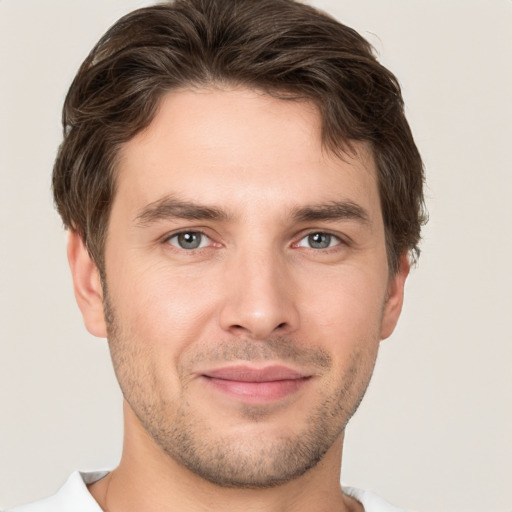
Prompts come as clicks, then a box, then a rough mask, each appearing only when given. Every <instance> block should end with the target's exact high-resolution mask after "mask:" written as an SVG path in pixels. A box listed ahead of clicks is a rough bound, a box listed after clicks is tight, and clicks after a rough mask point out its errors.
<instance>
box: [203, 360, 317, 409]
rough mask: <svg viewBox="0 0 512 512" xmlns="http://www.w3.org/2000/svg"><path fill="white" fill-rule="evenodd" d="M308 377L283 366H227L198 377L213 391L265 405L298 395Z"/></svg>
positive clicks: (309, 376) (309, 377)
mask: <svg viewBox="0 0 512 512" xmlns="http://www.w3.org/2000/svg"><path fill="white" fill-rule="evenodd" d="M311 377H312V375H307V374H303V373H301V372H298V371H296V370H293V369H291V368H288V367H285V366H276V365H274V366H267V367H264V368H253V367H250V366H230V367H225V368H216V369H212V370H208V371H206V372H204V373H203V374H201V378H203V379H205V380H206V382H207V384H208V385H209V386H210V387H211V388H213V389H214V390H216V391H218V392H220V393H223V394H225V395H228V396H230V397H231V398H235V399H236V400H240V401H243V402H249V403H268V402H273V401H276V400H281V399H283V398H285V397H287V396H289V395H292V394H294V393H296V392H298V391H299V390H300V389H301V388H302V387H303V386H304V385H305V384H306V383H307V382H308V381H309V380H310V379H311Z"/></svg>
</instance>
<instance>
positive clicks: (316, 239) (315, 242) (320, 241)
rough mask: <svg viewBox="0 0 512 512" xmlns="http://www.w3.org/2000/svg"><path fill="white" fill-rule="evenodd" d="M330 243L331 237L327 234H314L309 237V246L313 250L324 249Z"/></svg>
mask: <svg viewBox="0 0 512 512" xmlns="http://www.w3.org/2000/svg"><path fill="white" fill-rule="evenodd" d="M330 243H331V235H328V234H327V233H314V234H312V235H309V244H310V245H311V247H313V248H314V249H326V248H327V247H329V245H330Z"/></svg>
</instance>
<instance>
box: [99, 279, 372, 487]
mask: <svg viewBox="0 0 512 512" xmlns="http://www.w3.org/2000/svg"><path fill="white" fill-rule="evenodd" d="M104 307H105V316H106V319H107V325H108V341H109V347H110V352H111V357H112V361H113V365H114V370H115V373H116V375H117V378H118V381H119V384H120V386H121V390H122V392H123V395H124V397H125V400H126V401H127V402H128V404H129V405H130V407H131V409H132V410H133V412H134V413H135V415H136V416H137V418H138V420H139V421H140V423H141V425H142V426H143V427H144V428H145V430H146V431H147V432H148V433H149V435H150V436H151V438H152V439H153V440H154V441H155V442H156V443H157V445H158V446H159V447H160V448H161V449H162V450H163V451H164V452H165V453H166V454H167V455H168V456H169V457H171V458H172V459H173V460H174V461H176V462H177V463H179V464H181V465H182V466H184V467H186V468H187V469H188V470H189V471H191V472H192V473H194V474H196V475H198V476H199V477H201V478H203V479H205V480H207V481H209V482H211V483H213V484H215V485H218V486H221V487H225V488H260V489H261V488H268V487H274V486H277V485H281V484H284V483H286V482H289V481H291V480H293V479H295V478H297V477H299V476H301V475H303V474H304V473H306V472H307V471H308V470H309V469H311V468H313V467H314V466H316V465H317V464H318V462H319V461H320V460H322V458H323V456H324V455H325V454H326V452H327V451H328V450H329V448H331V447H332V446H333V444H334V443H335V442H336V441H337V440H338V439H340V436H341V435H342V434H343V432H344V429H345V427H346V424H347V422H348V420H349V419H350V418H351V416H352V415H353V414H354V412H355V411H356V410H357V407H358V406H359V404H360V402H361V400H362V398H363V396H364V393H365V391H366V389H367V386H368V384H369V381H370V377H371V374H372V372H373V367H374V364H375V359H376V355H377V354H376V350H375V353H368V352H366V353H364V352H363V350H364V349H363V350H360V351H357V352H355V353H354V354H352V357H351V361H350V364H349V365H348V367H347V369H346V371H345V372H344V374H343V375H342V376H340V378H339V379H338V382H337V385H336V387H335V388H334V391H331V393H330V394H325V395H324V396H323V397H322V399H321V400H320V403H319V404H318V405H317V407H316V408H315V409H313V410H312V411H311V413H310V414H309V415H308V417H307V418H306V420H305V421H302V424H303V425H304V426H303V428H302V430H301V431H299V432H294V430H293V428H290V429H289V430H288V431H287V432H286V431H284V430H283V433H282V434H280V435H278V436H273V439H270V440H269V439H268V437H267V436H265V435H264V434H262V436H261V438H254V437H251V438H250V439H247V438H244V437H243V436H240V435H231V436H230V435H227V434H225V433H222V432H220V431H219V430H217V429H216V428H215V424H214V422H215V419H214V418H204V417H203V416H201V415H198V414H197V411H196V410H195V409H194V407H193V406H191V404H190V402H189V400H188V398H187V389H188V386H187V384H184V385H183V387H182V390H181V396H180V397H179V399H178V400H175V401H173V402H172V403H171V402H168V401H166V400H165V399H164V398H163V397H162V396H161V395H160V394H159V392H158V384H157V382H156V378H155V372H153V371H152V368H151V367H149V366H147V365H146V366H145V365H144V363H142V364H139V365H134V364H133V363H134V361H139V362H140V361H143V362H144V361H146V359H144V356H145V354H144V347H142V346H141V344H137V343H136V342H134V340H130V337H129V336H127V335H126V333H124V332H123V329H122V328H121V326H120V325H119V324H118V322H117V319H116V317H115V314H114V310H113V308H112V304H111V303H110V301H109V299H108V296H107V293H106V288H105V298H104ZM361 346H362V347H365V344H364V343H362V344H361ZM372 346H373V345H372ZM219 354H222V357H223V360H225V361H235V360H237V361H258V360H262V359H263V360H264V359H274V360H286V359H288V360H294V361H297V360H299V361H301V362H305V361H311V360H313V361H315V363H316V364H317V365H319V366H324V369H325V370H327V372H328V368H327V367H329V366H330V364H331V360H330V359H331V358H330V356H329V355H328V354H326V353H325V352H323V351H322V350H321V349H305V348H303V347H302V348H299V347H298V345H297V344H296V342H295V341H293V340H291V339H289V338H283V337H281V338H273V339H269V340H268V341H266V342H261V341H259V342H252V341H250V340H247V342H245V341H244V342H240V340H237V341H236V343H233V342H219V344H218V345H216V348H215V349H214V350H213V352H212V349H210V350H208V351H207V352H206V353H205V354H203V355H202V356H197V357H195V358H194V361H196V360H197V359H200V358H201V357H210V358H212V360H213V359H214V358H218V357H219ZM239 412H240V416H241V417H242V418H243V419H244V420H245V421H246V422H250V423H258V422H260V421H262V420H264V419H265V418H266V417H268V416H270V415H271V414H272V408H271V407H270V408H266V407H265V406H260V405H257V406H251V405H247V404H246V405H244V406H243V407H242V408H241V409H240V411H239ZM292 427H293V426H292Z"/></svg>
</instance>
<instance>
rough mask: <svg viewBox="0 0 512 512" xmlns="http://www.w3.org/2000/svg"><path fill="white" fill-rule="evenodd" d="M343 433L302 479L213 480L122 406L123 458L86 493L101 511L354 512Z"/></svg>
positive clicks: (359, 508)
mask: <svg viewBox="0 0 512 512" xmlns="http://www.w3.org/2000/svg"><path fill="white" fill-rule="evenodd" d="M342 444H343V435H341V436H340V437H339V438H338V439H337V440H336V442H335V443H334V444H333V445H332V446H331V448H330V449H329V450H328V451H327V452H326V454H325V456H324V457H323V458H322V460H321V461H320V462H319V463H318V464H317V465H316V466H315V467H313V468H311V469H310V470H308V471H306V473H304V474H303V475H301V476H300V477H298V478H296V479H294V480H291V481H289V482H286V483H284V484H281V485H277V486H275V487H269V488H257V489H247V488H226V487H220V486H218V485H215V484H212V483H210V482H208V481H206V480H204V479H203V478H201V477H199V476H198V475H196V474H194V473H192V472H191V471H189V470H188V469H187V468H185V467H184V466H183V465H181V464H180V463H178V462H176V461H175V460H173V459H172V458H171V457H169V456H168V455H167V454H166V453H165V452H163V450H162V449H161V448H160V447H159V446H158V445H157V444H156V443H155V442H154V440H153V439H152V438H151V437H150V436H149V435H148V434H147V432H146V431H145V430H144V428H143V427H142V426H141V425H140V423H139V422H138V420H137V419H136V418H135V416H134V414H133V412H132V411H131V409H130V408H129V406H127V405H126V404H125V439H124V445H123V456H122V458H121V462H120V464H119V466H118V467H117V469H115V470H114V471H112V472H111V473H110V474H109V475H107V476H106V477H105V478H103V479H102V480H100V481H98V482H96V483H94V484H92V485H91V486H90V487H89V491H90V493H91V494H92V496H93V497H94V498H95V499H96V501H97V502H98V503H99V505H100V506H101V507H102V509H103V510H104V511H105V512H119V511H123V512H135V511H139V510H144V511H145V512H156V511H158V512H175V511H176V510H187V512H205V511H208V512H220V511H226V510H230V511H233V512H238V511H240V512H242V511H243V512H248V511H250V512H263V511H265V512H309V511H311V510H315V511H317V512H355V511H362V507H361V506H360V504H358V503H357V502H355V500H353V499H352V498H349V497H347V496H345V495H344V494H343V493H342V491H341V487H340V483H339V482H340V469H341V455H342Z"/></svg>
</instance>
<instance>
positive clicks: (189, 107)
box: [114, 89, 380, 211]
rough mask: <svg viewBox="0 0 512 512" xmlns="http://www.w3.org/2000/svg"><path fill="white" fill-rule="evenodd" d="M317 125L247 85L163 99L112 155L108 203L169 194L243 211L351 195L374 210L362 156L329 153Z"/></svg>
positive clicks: (313, 113)
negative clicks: (113, 179) (112, 194)
mask: <svg viewBox="0 0 512 512" xmlns="http://www.w3.org/2000/svg"><path fill="white" fill-rule="evenodd" d="M321 125H322V120H321V117H320V114H319V112H318V110H317V108H316V107H315V106H314V105H313V104H312V103H311V102H307V101H301V102H299V101H292V100H283V99H277V98H275V97H271V96H269V95H267V94H264V93H262V92H258V91H254V90H249V89H229V90H220V89H198V90H180V91H173V92H170V93H167V94H166V95H165V96H164V97H163V99H162V100H161V103H160V105H159V109H158V111H157V113H156V115H155V117H154V119H153V121H152V123H151V124H150V125H149V127H148V128H147V129H145V130H144V131H143V132H141V133H139V134H138V135H137V136H135V137H134V138H133V139H132V140H130V141H129V142H128V143H126V144H125V145H124V146H123V147H122V149H121V152H120V159H119V166H118V176H117V187H116V188H117V194H116V195H117V197H116V199H115V201H114V204H115V203H116V201H117V200H118V198H119V197H124V198H127V199H128V200H129V201H130V202H131V203H138V204H139V205H141V206H143V205H144V204H148V203H150V202H152V201H155V200H157V199H158V198H159V196H160V197H161V196H162V195H165V194H174V195H178V196H180V197H182V196H184V197H186V198H187V199H199V200H200V201H201V202H203V203H206V204H218V203H223V204H225V205H227V206H228V207H229V206H230V205H232V206H233V207H237V206H243V207H244V208H247V207H249V206H250V205H254V207H255V208H265V207H267V206H270V205H273V206H275V205H276V204H280V205H282V206H283V207H294V206H295V205H296V204H301V203H308V202H309V203H316V202H321V201H323V202H325V201H333V200H339V199H349V200H355V199H357V200H358V202H362V203H365V204H364V205H363V206H364V207H365V208H367V209H371V208H372V207H375V206H376V207H377V209H378V210H379V211H380V208H379V199H378V192H377V184H376V174H375V165H374V162H373V158H372V155H371V151H370V150H369V149H368V148H367V147H366V146H365V145H364V144H355V145H354V147H355V149H356V150H357V152H355V153H354V155H352V156H350V155H345V156H344V157H343V158H339V157H337V156H335V155H334V154H332V152H329V151H328V150H327V149H326V148H325V147H324V144H323V142H322V137H321ZM191 196H193V197H191ZM345 196H347V197H345Z"/></svg>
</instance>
